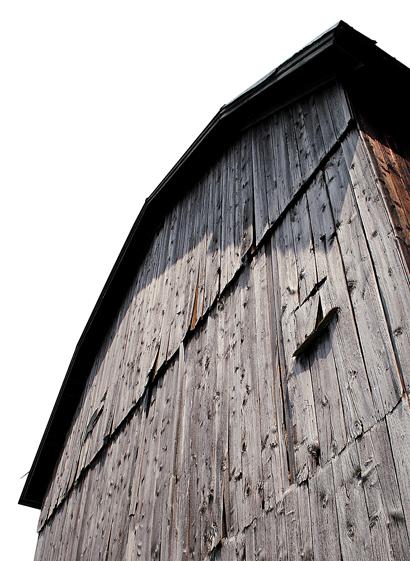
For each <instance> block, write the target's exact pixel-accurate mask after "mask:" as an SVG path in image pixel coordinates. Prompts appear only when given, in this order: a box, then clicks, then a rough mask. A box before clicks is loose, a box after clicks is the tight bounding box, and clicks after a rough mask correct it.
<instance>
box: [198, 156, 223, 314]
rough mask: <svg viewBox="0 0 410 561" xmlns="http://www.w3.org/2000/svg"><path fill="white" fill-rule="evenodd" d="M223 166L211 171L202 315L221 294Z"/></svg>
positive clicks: (209, 176)
mask: <svg viewBox="0 0 410 561" xmlns="http://www.w3.org/2000/svg"><path fill="white" fill-rule="evenodd" d="M221 167H222V164H221V162H217V163H216V164H215V165H214V166H213V167H212V168H211V170H210V171H209V175H208V181H207V189H209V204H208V212H207V218H208V220H207V229H206V247H207V251H206V267H205V270H206V277H205V294H204V309H203V312H202V314H201V315H203V313H204V312H205V311H206V310H208V308H209V307H210V306H211V305H212V304H213V303H214V302H215V299H216V297H217V295H218V294H219V285H220V273H221V235H222V232H221V227H222V214H221V213H222V185H221V173H222V169H221Z"/></svg>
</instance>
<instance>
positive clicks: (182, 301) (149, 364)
mask: <svg viewBox="0 0 410 561" xmlns="http://www.w3.org/2000/svg"><path fill="white" fill-rule="evenodd" d="M364 134H365V133H364V132H363V131H360V130H359V129H358V128H357V126H356V122H355V120H354V119H353V114H352V112H351V109H350V106H349V102H348V100H347V98H346V94H345V93H344V89H343V88H342V87H341V85H340V84H338V83H331V84H328V85H327V86H325V87H322V88H321V89H319V90H316V91H315V92H314V93H312V94H310V95H309V96H307V97H305V98H303V99H301V100H299V101H298V102H296V103H293V104H292V105H291V106H289V107H286V108H284V109H282V110H281V111H279V112H277V113H275V114H274V115H272V116H269V117H267V118H265V119H264V120H263V121H261V122H260V123H258V124H256V125H254V126H253V127H251V128H248V129H247V130H245V131H243V133H242V134H241V136H240V137H239V138H238V139H237V140H236V142H234V143H233V144H232V145H231V146H229V147H228V148H227V149H226V151H225V153H224V154H221V157H220V159H218V160H217V161H215V162H214V163H213V164H212V166H211V167H210V169H209V170H208V171H207V173H206V174H204V175H203V176H202V177H201V178H200V179H199V180H198V182H197V184H195V185H192V188H191V189H190V190H189V191H188V193H187V194H186V196H185V197H184V198H183V199H181V200H180V201H179V202H178V203H177V204H176V205H175V206H174V208H172V209H170V212H169V214H168V215H167V216H166V217H165V220H164V222H163V224H162V225H161V226H160V227H159V229H158V233H157V235H156V236H155V238H154V239H153V241H152V244H151V247H150V249H149V251H148V253H147V255H146V257H145V260H144V262H143V263H142V264H141V266H140V267H139V269H138V271H137V272H136V276H135V280H134V283H133V285H132V287H131V288H130V290H129V292H128V294H127V295H126V297H125V298H124V302H123V306H122V308H121V310H120V311H119V313H118V317H117V320H116V322H115V324H114V325H113V326H112V329H111V331H110V332H109V333H108V334H107V337H106V339H105V341H104V344H103V345H102V347H101V350H100V352H99V353H98V356H97V357H96V360H95V363H94V366H93V369H92V372H91V373H90V375H89V378H88V382H87V385H86V389H85V391H84V393H83V396H82V400H81V402H80V404H79V406H78V409H77V413H76V416H75V419H74V422H73V424H72V427H71V430H70V431H69V433H68V435H67V439H66V443H65V446H64V449H63V453H62V455H61V458H60V461H59V463H58V465H57V468H56V471H55V475H54V477H53V479H52V481H51V484H50V487H49V489H48V492H47V494H46V498H45V501H44V504H43V508H42V512H41V516H40V521H39V542H38V547H37V552H36V560H37V561H46V560H53V561H54V560H55V559H59V560H60V559H64V560H67V561H69V560H75V559H84V560H86V559H89V560H95V559H104V560H108V559H112V560H119V559H124V560H127V561H128V560H131V559H162V560H169V559H175V560H179V559H195V560H200V559H209V560H211V559H212V560H218V559H221V560H231V559H232V560H234V559H235V560H236V559H238V560H247V561H249V560H255V559H258V560H262V559H265V560H269V559H288V560H293V559H295V560H296V559H301V558H303V559H305V560H307V559H317V560H322V559H323V560H329V559H332V561H333V560H338V559H344V560H347V559H358V560H362V559H363V560H374V559H392V560H393V559H394V560H396V559H400V560H405V559H408V558H409V551H410V543H409V531H410V483H409V482H410V458H409V448H408V442H409V437H410V409H409V404H408V397H407V394H408V391H409V388H410V364H409V362H410V341H409V338H410V330H409V325H408V321H409V320H408V304H409V302H410V287H409V283H408V277H407V276H406V262H405V258H404V253H403V247H402V246H401V245H400V243H399V242H398V239H397V236H396V233H397V228H396V229H395V218H394V215H393V214H392V212H391V209H390V210H389V207H388V205H387V204H386V201H385V199H384V197H383V196H382V189H381V186H380V181H379V179H378V177H377V173H378V170H377V169H376V167H375V165H374V160H373V159H372V155H371V153H370V150H369V149H368V146H369V145H368V143H366V142H367V141H365V138H364ZM406 180H407V179H406V177H404V176H403V177H402V178H401V179H400V181H402V182H406ZM397 181H399V180H397Z"/></svg>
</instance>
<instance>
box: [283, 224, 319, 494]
mask: <svg viewBox="0 0 410 561" xmlns="http://www.w3.org/2000/svg"><path fill="white" fill-rule="evenodd" d="M275 240H276V253H277V262H278V271H279V282H280V287H281V305H280V308H279V309H281V316H282V322H281V323H282V325H281V329H282V332H283V342H284V354H285V361H286V370H287V387H288V392H289V403H290V413H291V422H292V432H293V446H294V452H295V470H296V480H297V481H298V482H299V483H301V482H303V481H304V480H305V479H306V478H307V477H308V475H309V473H313V472H314V470H315V466H316V459H315V457H314V455H312V453H311V452H312V450H313V449H316V447H317V442H318V433H317V423H316V413H315V404H314V398H313V390H312V380H311V373H310V368H309V362H308V361H307V360H306V359H303V358H302V359H298V360H296V359H295V358H294V357H293V353H294V351H295V349H296V323H295V316H294V313H293V311H294V310H295V309H296V308H297V306H298V304H299V299H298V290H297V288H298V273H297V268H296V258H295V252H294V240H293V233H292V227H291V217H290V214H289V213H288V214H286V215H285V217H284V219H283V221H282V223H281V224H280V227H279V228H278V230H277V231H276V232H275Z"/></svg>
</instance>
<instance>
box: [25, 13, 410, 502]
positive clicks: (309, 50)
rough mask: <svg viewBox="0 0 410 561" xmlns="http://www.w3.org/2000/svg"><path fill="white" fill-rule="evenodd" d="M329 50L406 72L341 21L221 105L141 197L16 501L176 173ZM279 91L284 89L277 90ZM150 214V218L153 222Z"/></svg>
mask: <svg viewBox="0 0 410 561" xmlns="http://www.w3.org/2000/svg"><path fill="white" fill-rule="evenodd" d="M330 52H331V53H332V56H336V53H339V54H341V56H342V58H341V60H342V62H343V65H345V66H347V67H348V68H350V69H352V68H356V67H357V66H358V65H360V64H367V62H368V61H370V60H372V59H375V58H377V60H378V62H380V60H381V59H383V61H384V62H386V64H387V65H388V66H389V67H391V68H393V67H394V68H397V70H399V71H403V70H406V71H408V69H407V67H406V66H404V65H403V64H401V63H400V62H398V61H397V60H396V59H394V58H393V57H391V56H390V55H388V54H387V53H385V52H384V51H382V50H381V49H379V48H378V47H376V45H375V41H372V40H371V39H369V38H367V37H366V36H364V35H362V34H361V33H359V32H358V31H356V30H354V29H353V28H352V27H350V26H349V25H347V24H346V23H345V22H343V21H341V22H339V23H338V24H337V25H336V26H334V27H333V28H331V29H330V30H329V31H327V32H325V33H324V34H323V35H321V36H320V37H319V38H318V39H316V40H315V41H314V42H312V43H310V44H309V45H307V46H306V47H305V48H304V49H302V50H301V51H299V52H297V53H296V54H295V55H293V56H292V57H291V58H290V59H288V60H287V61H286V62H284V63H283V64H282V65H280V66H279V67H278V68H276V70H274V71H273V72H271V73H270V74H268V75H267V76H266V77H265V78H263V79H262V80H260V81H259V82H257V83H256V84H255V85H253V86H251V87H250V88H249V89H248V90H246V91H244V92H243V93H242V94H241V95H239V96H238V97H237V98H235V99H234V100H233V101H231V102H230V103H228V104H227V105H224V106H222V107H221V109H220V110H219V112H218V113H217V114H216V115H215V117H214V118H213V119H212V120H211V122H210V123H209V124H208V126H207V127H206V128H205V129H204V130H203V131H202V133H201V134H200V135H199V136H198V138H197V139H196V140H195V141H194V142H193V144H192V145H191V146H190V147H189V148H188V150H187V151H186V152H185V153H184V155H183V156H182V157H181V158H180V159H179V160H178V162H177V163H176V164H175V166H174V167H173V168H172V169H171V171H170V172H169V173H168V174H167V175H166V177H165V178H164V179H163V180H162V181H161V183H160V184H159V185H158V187H157V188H156V189H155V190H154V192H153V193H152V194H151V195H150V196H149V197H148V198H147V199H146V201H145V203H144V205H143V207H142V209H141V211H140V213H139V215H138V217H137V219H136V221H135V223H134V225H133V227H132V229H131V231H130V233H129V235H128V237H127V239H126V241H125V243H124V246H123V248H122V249H121V252H120V254H119V256H118V258H117V260H116V262H115V264H114V267H113V269H112V270H111V273H110V275H109V277H108V280H107V281H106V283H105V285H104V287H103V290H102V292H101V294H100V296H99V298H98V300H97V303H96V305H95V307H94V309H93V311H92V313H91V316H90V318H89V320H88V322H87V324H86V326H85V328H84V331H83V332H82V334H81V337H80V339H79V341H78V343H77V346H76V348H75V351H74V354H73V357H72V359H71V361H70V364H69V367H68V370H67V373H66V376H65V378H64V381H63V384H62V386H61V389H60V392H59V394H58V397H57V400H56V402H55V405H54V407H53V410H52V413H51V416H50V419H49V421H48V423H47V427H46V429H45V432H44V434H43V437H42V439H41V442H40V445H39V448H38V450H37V453H36V455H35V458H34V461H33V464H32V466H31V469H30V472H29V474H28V477H27V480H26V482H25V485H24V488H23V491H22V493H21V496H20V499H19V504H22V505H26V506H31V507H35V508H41V504H42V501H43V498H44V494H45V492H46V490H47V486H48V482H49V479H50V477H51V476H52V473H53V470H54V467H55V464H56V462H57V460H58V457H59V454H60V452H61V449H62V446H63V444H64V440H65V434H66V431H67V430H68V428H69V426H70V424H71V422H72V418H73V415H74V413H75V410H76V406H77V404H78V400H79V399H80V396H81V392H82V390H83V387H84V383H85V380H86V379H87V376H88V372H89V365H90V363H91V361H92V359H93V357H94V355H95V351H96V349H97V348H98V344H99V342H100V341H101V338H102V337H103V336H104V334H105V332H106V329H107V327H108V324H109V323H110V321H111V319H112V318H113V317H114V315H113V314H114V313H115V305H116V303H117V302H118V300H119V298H120V294H123V288H124V285H125V284H126V283H127V282H129V280H130V278H131V275H132V272H134V273H135V263H136V257H135V254H134V253H133V252H134V251H135V252H137V254H143V253H144V250H145V247H146V245H147V243H148V242H147V240H148V239H149V236H150V234H152V230H153V226H152V224H153V223H156V224H158V215H161V213H162V215H163V214H164V211H165V210H166V209H167V208H169V203H170V201H171V200H175V198H177V197H178V196H179V193H178V190H177V189H176V188H175V186H176V184H177V180H178V178H179V177H180V175H181V173H182V172H183V171H186V170H187V169H188V168H189V167H190V166H191V167H192V166H193V161H194V160H195V158H197V159H198V157H199V156H198V153H199V152H200V151H201V150H203V151H205V152H206V150H207V146H208V150H209V143H210V140H213V141H214V140H215V138H216V135H221V134H222V136H223V135H227V134H228V132H229V129H230V128H232V127H233V124H234V122H235V121H234V119H236V122H235V126H237V125H238V121H240V120H241V119H242V120H244V111H243V109H244V108H246V109H247V110H248V109H249V107H252V106H253V102H254V101H256V100H260V99H262V98H264V96H265V98H266V95H268V94H269V96H270V97H269V99H270V100H271V99H272V97H271V94H272V92H273V91H276V90H278V89H280V85H281V84H282V83H285V82H286V80H288V79H289V78H290V77H291V76H294V75H295V74H297V73H298V72H299V71H301V70H303V68H305V67H307V66H308V65H309V63H311V62H312V61H318V60H319V59H320V57H321V56H323V55H324V54H325V53H330ZM329 56H330V55H329ZM339 62H340V61H339ZM315 68H316V72H318V76H317V77H316V80H317V78H320V76H319V72H320V70H318V68H319V67H315ZM322 70H323V69H322ZM290 82H291V81H290ZM299 86H300V84H299ZM290 87H293V89H294V88H295V84H294V83H293V82H292V83H291V86H290ZM285 90H286V88H285V89H284V90H283V92H284V91H285ZM283 92H282V94H283ZM290 93H292V91H291V92H290ZM265 94H266V95H265ZM224 138H225V137H224ZM154 218H155V220H156V222H155V220H153V219H154ZM137 234H138V239H137ZM131 255H132V256H133V263H132V265H133V267H131V263H128V261H130V256H131ZM121 289H122V290H121Z"/></svg>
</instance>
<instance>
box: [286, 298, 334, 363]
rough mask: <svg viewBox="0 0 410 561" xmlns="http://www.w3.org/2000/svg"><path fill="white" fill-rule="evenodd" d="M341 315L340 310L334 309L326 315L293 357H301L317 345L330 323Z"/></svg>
mask: <svg viewBox="0 0 410 561" xmlns="http://www.w3.org/2000/svg"><path fill="white" fill-rule="evenodd" d="M338 313H339V308H337V307H336V308H332V309H331V310H329V312H328V313H327V314H326V315H325V317H324V318H323V319H322V320H321V321H320V322H319V323H318V324H317V326H316V327H315V329H314V330H313V331H312V333H310V335H308V336H307V337H306V339H305V340H304V341H303V343H301V344H300V345H299V347H298V348H297V349H296V351H295V352H294V353H293V355H292V356H294V357H295V358H298V357H300V356H301V355H302V354H304V353H306V352H308V351H309V350H310V349H311V347H313V345H314V344H315V343H316V341H317V339H318V338H319V337H320V335H322V333H323V332H324V331H325V330H326V328H327V326H328V325H329V323H330V322H331V321H332V319H333V318H334V317H335V316H337V314H338Z"/></svg>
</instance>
